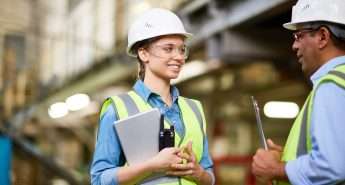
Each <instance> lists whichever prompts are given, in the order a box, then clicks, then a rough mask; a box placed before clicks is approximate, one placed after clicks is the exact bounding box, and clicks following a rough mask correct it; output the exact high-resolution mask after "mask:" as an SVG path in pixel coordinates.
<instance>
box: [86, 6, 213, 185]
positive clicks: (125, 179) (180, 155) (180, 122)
mask: <svg viewBox="0 0 345 185" xmlns="http://www.w3.org/2000/svg"><path fill="white" fill-rule="evenodd" d="M190 36H191V34H189V33H187V32H186V31H185V29H184V26H183V24H182V22H181V20H180V19H179V18H178V17H177V16H176V15H175V14H174V13H172V12H170V11H168V10H165V9H151V10H149V11H147V12H145V13H144V14H143V15H142V16H141V17H140V18H139V19H137V20H136V21H135V22H134V24H133V25H132V26H131V27H130V30H129V33H128V47H127V53H128V54H129V55H130V56H133V57H137V59H138V62H139V66H140V67H139V75H138V76H139V80H138V81H137V82H136V83H135V85H134V86H133V91H130V92H129V93H128V94H126V95H127V96H128V97H129V98H131V99H132V101H133V102H134V103H135V104H136V105H137V106H138V107H139V108H143V109H145V108H146V109H150V108H152V107H157V108H159V110H160V112H161V113H162V114H163V115H164V118H165V121H166V122H167V123H168V124H170V125H173V126H174V128H175V135H176V137H175V147H169V148H165V149H163V150H161V151H160V152H159V153H158V154H157V155H156V156H154V157H153V158H152V159H149V160H147V161H143V162H142V163H141V164H137V165H131V166H127V165H125V162H126V161H125V158H124V156H123V152H122V151H121V147H120V144H119V141H118V138H117V135H116V132H115V131H114V129H113V127H112V123H114V121H116V120H119V119H122V118H124V117H125V116H121V114H119V112H120V113H121V112H123V111H122V110H124V111H126V108H124V103H123V102H122V103H121V101H123V100H121V98H119V97H118V96H116V97H112V98H111V99H109V100H111V101H113V104H112V103H109V102H110V101H106V102H105V104H104V105H103V107H102V111H101V116H100V127H99V132H98V138H97V143H96V148H95V153H94V157H93V162H92V166H91V181H92V184H93V185H96V184H97V185H99V184H104V185H110V184H112V185H114V184H140V183H141V182H142V180H143V179H145V178H146V177H148V176H150V175H151V174H153V173H155V172H163V173H165V174H166V175H167V176H168V177H169V178H170V181H168V182H164V181H163V182H160V183H159V184H166V185H167V184H169V185H174V184H176V185H178V184H183V185H187V184H191V185H192V184H205V185H206V184H207V185H208V184H214V175H213V169H212V167H213V163H212V160H211V158H210V156H209V152H208V142H207V137H206V134H205V126H203V124H204V123H205V118H204V115H203V111H202V108H201V104H200V103H199V102H198V101H196V100H191V99H187V98H184V97H181V96H179V92H178V90H177V88H176V87H174V86H171V85H170V80H171V79H175V78H177V77H178V74H179V72H180V70H181V67H182V66H183V64H184V63H185V59H186V58H187V55H188V53H187V48H186V46H185V40H186V39H187V38H188V37H190ZM119 102H120V103H119ZM191 102H192V103H191ZM193 105H196V106H194V109H193ZM140 106H141V107H140ZM195 107H197V108H195ZM119 109H121V111H119ZM198 118H199V119H198ZM200 118H201V119H200ZM115 124H116V123H115ZM200 128H201V129H200Z"/></svg>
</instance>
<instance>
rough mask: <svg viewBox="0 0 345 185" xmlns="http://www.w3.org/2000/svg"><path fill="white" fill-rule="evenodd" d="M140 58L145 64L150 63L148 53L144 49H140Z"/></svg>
mask: <svg viewBox="0 0 345 185" xmlns="http://www.w3.org/2000/svg"><path fill="white" fill-rule="evenodd" d="M138 57H139V58H140V60H141V61H142V62H143V63H147V62H148V61H149V59H148V57H149V55H148V52H147V51H146V50H145V49H144V48H139V49H138Z"/></svg>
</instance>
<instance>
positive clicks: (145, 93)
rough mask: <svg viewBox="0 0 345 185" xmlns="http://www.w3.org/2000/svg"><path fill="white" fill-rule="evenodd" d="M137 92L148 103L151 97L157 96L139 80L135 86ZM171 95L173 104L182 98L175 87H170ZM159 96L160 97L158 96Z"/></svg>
mask: <svg viewBox="0 0 345 185" xmlns="http://www.w3.org/2000/svg"><path fill="white" fill-rule="evenodd" d="M133 89H134V91H135V92H137V93H138V95H139V96H141V97H142V98H143V99H144V100H145V101H146V102H148V100H149V98H150V96H151V95H157V94H156V93H154V92H152V91H151V90H150V89H149V88H148V87H147V86H146V85H145V83H144V82H143V81H142V80H137V81H136V82H135V84H134V86H133ZM170 94H171V96H172V100H173V102H175V101H176V100H177V98H178V97H179V96H180V93H179V91H178V89H177V88H176V87H175V86H170ZM157 96H159V95H157Z"/></svg>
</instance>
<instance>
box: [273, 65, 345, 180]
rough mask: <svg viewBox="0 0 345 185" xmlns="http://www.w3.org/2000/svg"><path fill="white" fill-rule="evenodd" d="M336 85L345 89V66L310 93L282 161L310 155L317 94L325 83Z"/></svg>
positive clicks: (293, 126) (339, 67) (323, 80)
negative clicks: (311, 124) (312, 114)
mask: <svg viewBox="0 0 345 185" xmlns="http://www.w3.org/2000/svg"><path fill="white" fill-rule="evenodd" d="M328 82H331V83H335V84H336V85H338V86H340V87H342V88H343V89H345V65H339V66H337V67H336V68H335V69H333V70H331V71H330V72H328V73H327V74H326V75H325V76H323V77H322V78H321V79H320V80H319V82H318V83H317V84H316V86H315V88H313V90H312V91H311V92H310V93H309V95H308V98H307V100H306V101H305V103H304V105H303V107H302V109H301V111H300V113H299V114H298V116H297V118H296V120H295V122H294V124H293V125H292V128H291V131H290V134H289V136H288V139H287V142H286V144H285V147H284V151H283V155H282V161H284V162H287V161H291V160H294V159H296V158H297V157H299V156H301V155H305V154H308V153H309V152H310V151H311V148H312V144H311V136H310V132H309V131H310V123H311V112H312V108H313V101H314V96H315V93H316V91H317V89H318V87H320V85H321V84H323V83H328ZM278 184H279V185H288V184H289V183H287V182H279V183H278Z"/></svg>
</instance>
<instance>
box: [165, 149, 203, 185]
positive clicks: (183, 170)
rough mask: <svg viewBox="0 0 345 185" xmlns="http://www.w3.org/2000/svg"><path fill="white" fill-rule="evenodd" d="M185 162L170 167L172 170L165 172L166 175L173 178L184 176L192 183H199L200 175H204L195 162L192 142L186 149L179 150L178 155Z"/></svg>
mask: <svg viewBox="0 0 345 185" xmlns="http://www.w3.org/2000/svg"><path fill="white" fill-rule="evenodd" d="M178 156H180V157H181V158H182V159H184V161H185V162H183V163H175V164H173V165H172V166H171V167H172V169H171V170H170V171H168V172H167V174H168V175H173V176H184V177H185V178H189V179H191V180H193V181H196V182H199V181H200V179H201V177H202V175H203V174H204V169H203V168H202V167H201V166H200V164H199V163H198V162H197V161H196V156H195V154H194V152H193V150H192V142H189V143H188V144H187V147H184V148H182V149H181V152H179V153H178Z"/></svg>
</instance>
